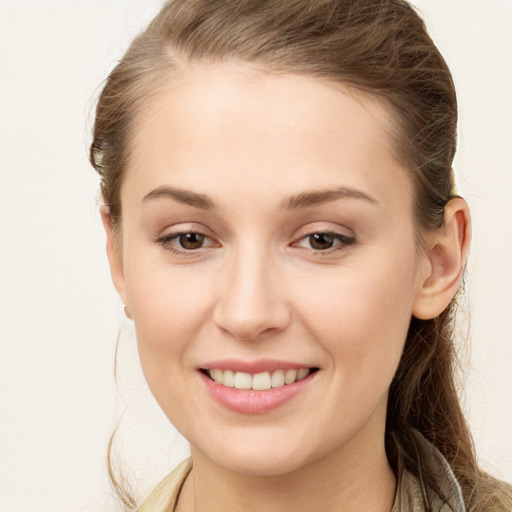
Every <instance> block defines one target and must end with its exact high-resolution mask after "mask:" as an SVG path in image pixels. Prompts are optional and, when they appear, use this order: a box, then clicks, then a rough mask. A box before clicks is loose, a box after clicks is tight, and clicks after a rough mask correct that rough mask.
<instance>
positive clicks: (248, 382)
mask: <svg viewBox="0 0 512 512" xmlns="http://www.w3.org/2000/svg"><path fill="white" fill-rule="evenodd" d="M235 388H236V389H251V388H252V376H251V374H250V373H245V372H236V373H235Z"/></svg>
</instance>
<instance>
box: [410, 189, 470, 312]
mask: <svg viewBox="0 0 512 512" xmlns="http://www.w3.org/2000/svg"><path fill="white" fill-rule="evenodd" d="M470 241H471V217H470V213H469V208H468V205H467V203H466V201H465V200H464V199H462V198H461V197H454V198H452V199H450V201H448V203H447V205H446V207H445V212H444V223H443V226H442V227H441V228H440V229H439V231H438V232H436V233H434V234H433V236H432V239H431V241H430V242H429V244H428V247H427V249H426V253H425V256H424V257H425V258H427V260H428V265H425V268H426V269H428V271H427V272H426V273H425V274H426V275H423V276H421V277H420V288H419V290H418V294H417V296H416V299H415V301H414V304H413V311H412V313H413V315H414V316H415V317H416V318H418V319H420V320H428V319H431V318H435V317H436V316H438V315H439V314H441V313H442V312H443V310H444V309H446V307H448V305H449V304H450V302H451V300H452V299H453V297H454V296H455V294H456V293H457V290H458V288H459V285H460V281H461V277H462V273H463V271H464V266H465V264H466V258H467V255H468V251H469V245H470Z"/></svg>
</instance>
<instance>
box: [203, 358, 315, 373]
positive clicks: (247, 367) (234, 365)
mask: <svg viewBox="0 0 512 512" xmlns="http://www.w3.org/2000/svg"><path fill="white" fill-rule="evenodd" d="M300 368H316V367H315V366H312V365H310V364H305V363H294V362H290V361H283V360H277V359H258V360H256V361H242V360H239V359H221V360H218V361H209V362H207V363H205V364H203V365H201V367H200V369H203V370H231V371H234V372H245V373H251V374H255V373H262V372H272V371H275V370H299V369H300Z"/></svg>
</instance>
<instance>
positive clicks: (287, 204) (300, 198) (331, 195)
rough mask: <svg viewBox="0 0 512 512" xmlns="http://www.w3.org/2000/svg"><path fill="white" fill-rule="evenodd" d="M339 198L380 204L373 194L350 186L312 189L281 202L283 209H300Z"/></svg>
mask: <svg viewBox="0 0 512 512" xmlns="http://www.w3.org/2000/svg"><path fill="white" fill-rule="evenodd" d="M338 199H362V200H364V201H368V202H369V203H371V204H375V205H377V204H379V203H378V201H377V200H376V199H375V198H373V197H372V196H370V195H368V194H366V193H365V192H362V191H361V190H357V189H354V188H350V187H336V188H334V189H331V188H330V189H326V190H312V191H310V192H302V193H300V194H297V195H295V196H292V197H289V198H287V199H285V200H284V201H283V202H282V203H281V209H283V210H300V209H302V208H309V207H311V206H316V205H319V204H323V203H330V202H332V201H337V200H338Z"/></svg>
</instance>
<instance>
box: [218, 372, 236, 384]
mask: <svg viewBox="0 0 512 512" xmlns="http://www.w3.org/2000/svg"><path fill="white" fill-rule="evenodd" d="M219 371H220V370H219ZM222 385H223V386H227V387H228V388H234V387H235V372H232V371H231V370H226V371H225V372H224V378H223V379H222Z"/></svg>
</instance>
